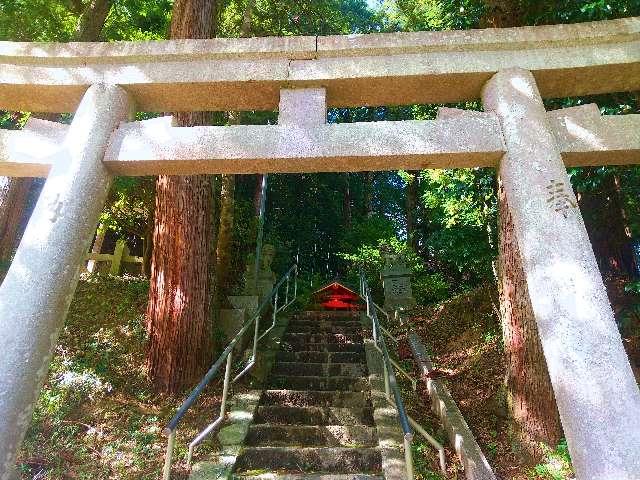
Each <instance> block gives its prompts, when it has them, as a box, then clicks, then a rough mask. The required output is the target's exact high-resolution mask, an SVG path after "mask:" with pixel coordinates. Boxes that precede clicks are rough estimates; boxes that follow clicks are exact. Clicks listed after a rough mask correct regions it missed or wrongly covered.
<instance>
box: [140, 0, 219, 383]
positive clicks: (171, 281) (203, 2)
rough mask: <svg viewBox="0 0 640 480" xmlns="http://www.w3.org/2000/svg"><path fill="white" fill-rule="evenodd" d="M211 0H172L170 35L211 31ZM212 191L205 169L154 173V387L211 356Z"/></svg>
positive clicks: (192, 377)
mask: <svg viewBox="0 0 640 480" xmlns="http://www.w3.org/2000/svg"><path fill="white" fill-rule="evenodd" d="M214 13H215V1H214V0H176V1H175V3H174V5H173V17H172V21H171V38H210V37H212V36H213V35H214ZM175 115H176V120H177V123H178V125H180V126H193V125H206V124H207V123H208V121H207V120H208V117H209V115H208V114H206V113H202V112H200V113H198V112H195V113H177V114H175ZM211 209H212V190H211V181H210V178H209V177H208V176H206V175H193V176H166V175H162V176H160V177H158V180H157V182H156V210H155V228H154V234H153V253H152V267H151V283H150V289H149V306H148V310H147V332H148V334H149V344H148V349H147V361H146V363H147V371H148V374H149V377H150V378H151V380H152V382H153V384H154V385H155V387H156V388H157V389H158V390H161V391H164V392H169V393H176V392H179V391H181V390H182V389H184V388H185V387H188V386H190V385H192V384H193V383H194V382H195V381H196V380H198V379H199V377H200V376H201V375H202V373H203V372H204V370H205V369H206V368H207V366H208V365H209V362H210V360H211V348H210V345H211V322H210V317H209V299H210V288H211V282H210V278H209V265H210V260H211V225H212V221H211Z"/></svg>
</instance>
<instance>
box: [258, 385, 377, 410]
mask: <svg viewBox="0 0 640 480" xmlns="http://www.w3.org/2000/svg"><path fill="white" fill-rule="evenodd" d="M260 405H288V406H292V407H348V408H366V407H371V404H370V402H369V399H368V397H367V394H366V393H365V392H341V391H335V390H275V389H274V390H265V391H264V393H263V394H262V397H261V398H260Z"/></svg>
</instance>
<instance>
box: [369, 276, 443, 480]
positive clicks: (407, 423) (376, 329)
mask: <svg viewBox="0 0 640 480" xmlns="http://www.w3.org/2000/svg"><path fill="white" fill-rule="evenodd" d="M360 296H361V297H362V299H363V300H364V301H365V303H366V308H367V317H368V318H369V319H370V320H371V323H372V329H371V330H372V336H373V343H374V346H375V348H376V350H378V352H379V353H380V355H381V356H382V364H383V367H384V389H385V396H386V398H387V401H388V402H389V403H390V404H392V405H395V407H396V409H397V410H398V417H399V420H400V426H401V427H402V432H403V438H404V458H405V464H406V469H407V479H408V480H413V455H412V453H411V442H412V441H413V432H412V430H411V427H413V428H414V429H415V430H416V431H417V432H418V433H419V434H420V435H422V436H423V437H424V438H425V440H427V442H429V444H430V445H431V446H432V447H433V448H435V449H436V450H437V451H438V457H439V463H440V470H441V471H442V473H445V474H446V471H447V465H446V458H445V453H444V447H443V446H442V444H440V443H439V442H438V441H437V440H436V439H435V438H433V437H432V436H431V435H429V433H428V432H427V431H426V430H425V429H424V428H423V427H421V426H420V424H418V422H416V421H415V420H414V419H413V418H411V417H410V416H409V415H407V412H406V410H405V407H404V402H403V400H402V394H401V393H400V389H399V388H398V382H397V380H396V372H395V370H396V369H397V370H398V372H400V373H401V374H402V375H403V376H404V377H406V378H407V379H408V380H409V381H410V382H411V385H412V387H413V390H414V391H415V390H416V385H417V380H416V379H415V378H414V377H412V376H411V375H410V374H409V373H408V372H406V371H405V370H404V369H403V368H401V367H400V365H398V363H397V362H396V361H395V360H393V359H392V358H391V357H390V356H389V351H388V350H387V345H386V342H385V339H384V338H385V336H386V337H388V338H390V339H392V340H393V341H394V342H395V343H398V341H397V339H396V338H395V337H394V336H393V335H392V334H391V332H389V331H388V330H387V329H385V328H383V327H382V326H381V325H380V321H379V320H378V312H382V313H383V314H384V315H385V316H386V318H387V320H389V314H388V313H387V312H385V311H384V310H383V309H382V308H381V307H379V306H378V305H376V303H375V302H374V301H373V297H372V296H371V290H370V288H369V284H368V283H367V279H366V277H365V275H364V274H363V273H361V274H360ZM391 394H393V399H392V398H391Z"/></svg>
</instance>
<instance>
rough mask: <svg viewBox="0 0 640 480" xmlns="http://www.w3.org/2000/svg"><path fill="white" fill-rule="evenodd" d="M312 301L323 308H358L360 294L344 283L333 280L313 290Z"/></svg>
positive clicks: (359, 306)
mask: <svg viewBox="0 0 640 480" xmlns="http://www.w3.org/2000/svg"><path fill="white" fill-rule="evenodd" d="M313 303H315V304H317V305H320V306H321V307H322V308H323V309H324V310H360V308H361V305H360V295H358V294H357V293H356V292H354V291H353V290H350V289H348V288H347V287H345V286H344V285H342V284H340V283H338V282H333V283H332V284H330V285H327V286H326V287H323V288H321V289H320V290H318V291H316V292H314V294H313Z"/></svg>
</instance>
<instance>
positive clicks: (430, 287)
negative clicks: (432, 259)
mask: <svg viewBox="0 0 640 480" xmlns="http://www.w3.org/2000/svg"><path fill="white" fill-rule="evenodd" d="M412 287H413V296H414V297H415V299H416V301H417V302H418V304H419V305H429V304H431V303H439V302H441V301H443V300H446V299H447V298H449V297H450V296H451V285H449V283H448V282H447V281H446V280H445V278H444V276H443V275H442V274H441V273H439V272H437V273H431V274H430V273H427V274H422V275H420V276H418V277H417V278H416V279H415V280H414V281H413V282H412Z"/></svg>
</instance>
